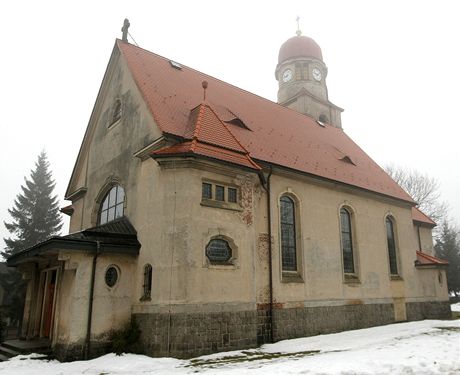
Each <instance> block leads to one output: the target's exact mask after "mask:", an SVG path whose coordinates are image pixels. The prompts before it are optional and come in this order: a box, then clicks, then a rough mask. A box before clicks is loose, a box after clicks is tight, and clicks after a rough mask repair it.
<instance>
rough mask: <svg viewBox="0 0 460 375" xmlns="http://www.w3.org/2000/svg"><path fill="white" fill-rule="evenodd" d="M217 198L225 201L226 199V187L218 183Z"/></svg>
mask: <svg viewBox="0 0 460 375" xmlns="http://www.w3.org/2000/svg"><path fill="white" fill-rule="evenodd" d="M216 200H217V201H222V202H223V201H224V200H225V188H224V187H223V186H220V185H216Z"/></svg>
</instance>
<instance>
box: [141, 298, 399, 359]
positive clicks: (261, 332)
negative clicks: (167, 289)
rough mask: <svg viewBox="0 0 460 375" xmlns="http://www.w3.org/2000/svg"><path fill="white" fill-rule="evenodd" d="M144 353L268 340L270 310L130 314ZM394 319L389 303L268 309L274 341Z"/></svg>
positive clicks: (206, 350)
mask: <svg viewBox="0 0 460 375" xmlns="http://www.w3.org/2000/svg"><path fill="white" fill-rule="evenodd" d="M135 319H136V321H137V322H138V324H139V327H140V329H141V331H142V336H141V340H142V345H141V346H142V347H143V348H144V353H145V354H147V355H150V356H154V357H162V356H172V357H176V358H190V357H195V356H200V355H204V354H210V353H215V352H220V351H228V350H237V349H245V348H253V347H257V346H259V345H262V344H264V343H267V342H270V341H271V340H270V336H271V329H270V311H269V310H268V309H267V308H266V307H265V308H261V309H258V310H254V311H241V312H213V313H191V314H187V313H175V314H171V316H170V317H169V315H168V314H164V313H163V314H159V313H155V314H154V313H152V314H136V315H135ZM393 322H394V311H393V305H392V304H373V305H349V306H328V307H304V308H290V309H280V308H275V309H274V310H273V334H274V339H275V341H279V340H284V339H290V338H296V337H304V336H312V335H317V334H321V333H330V332H338V331H344V330H347V329H357V328H365V327H372V326H376V325H383V324H389V323H393Z"/></svg>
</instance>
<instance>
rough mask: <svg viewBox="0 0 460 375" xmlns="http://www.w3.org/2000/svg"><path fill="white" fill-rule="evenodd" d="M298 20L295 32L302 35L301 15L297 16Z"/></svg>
mask: <svg viewBox="0 0 460 375" xmlns="http://www.w3.org/2000/svg"><path fill="white" fill-rule="evenodd" d="M296 21H297V31H296V32H295V33H296V34H297V36H301V35H302V31H301V30H300V23H299V21H300V17H299V16H297V18H296Z"/></svg>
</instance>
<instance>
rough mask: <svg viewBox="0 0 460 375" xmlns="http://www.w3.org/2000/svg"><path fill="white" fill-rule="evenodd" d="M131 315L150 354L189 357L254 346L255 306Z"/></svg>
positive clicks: (256, 314) (256, 320)
mask: <svg viewBox="0 0 460 375" xmlns="http://www.w3.org/2000/svg"><path fill="white" fill-rule="evenodd" d="M134 317H135V319H136V321H137V323H138V324H139V328H140V329H141V332H142V333H141V342H142V343H141V344H142V347H143V348H144V353H145V354H147V355H149V356H152V357H163V356H168V357H176V358H190V357H196V356H200V355H204V354H209V353H215V352H221V351H228V350H236V349H244V348H251V347H255V346H257V337H258V334H257V332H258V330H257V325H258V312H257V311H256V310H253V311H239V312H212V313H173V314H171V315H169V314H167V313H152V314H135V315H134ZM260 335H261V336H263V334H262V333H261V334H260Z"/></svg>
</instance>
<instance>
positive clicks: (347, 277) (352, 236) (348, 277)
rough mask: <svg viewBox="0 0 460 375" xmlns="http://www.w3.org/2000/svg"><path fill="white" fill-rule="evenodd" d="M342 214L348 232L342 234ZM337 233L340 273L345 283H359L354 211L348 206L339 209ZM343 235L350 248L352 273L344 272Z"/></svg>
mask: <svg viewBox="0 0 460 375" xmlns="http://www.w3.org/2000/svg"><path fill="white" fill-rule="evenodd" d="M342 212H344V213H346V214H347V220H348V227H349V232H344V228H343V222H342ZM339 233H340V255H341V259H342V273H343V276H344V281H345V282H359V261H358V241H357V240H356V229H355V211H354V210H353V209H352V208H351V207H350V206H349V205H342V206H340V208H339ZM344 233H348V237H349V238H348V241H349V242H350V247H351V261H352V267H353V270H352V272H348V270H346V269H345V268H346V264H345V248H344Z"/></svg>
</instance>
